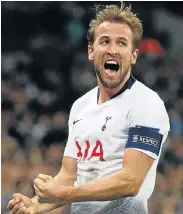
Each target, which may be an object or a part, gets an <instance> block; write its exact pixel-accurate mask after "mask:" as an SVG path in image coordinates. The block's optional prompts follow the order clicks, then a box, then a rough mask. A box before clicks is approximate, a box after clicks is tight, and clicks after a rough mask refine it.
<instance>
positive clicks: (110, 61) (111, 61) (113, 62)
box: [106, 60, 118, 65]
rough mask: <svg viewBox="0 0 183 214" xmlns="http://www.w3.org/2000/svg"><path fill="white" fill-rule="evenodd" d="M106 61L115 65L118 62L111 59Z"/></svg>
mask: <svg viewBox="0 0 183 214" xmlns="http://www.w3.org/2000/svg"><path fill="white" fill-rule="evenodd" d="M106 62H107V63H109V64H115V65H117V64H118V63H117V62H116V61H113V60H107V61H106Z"/></svg>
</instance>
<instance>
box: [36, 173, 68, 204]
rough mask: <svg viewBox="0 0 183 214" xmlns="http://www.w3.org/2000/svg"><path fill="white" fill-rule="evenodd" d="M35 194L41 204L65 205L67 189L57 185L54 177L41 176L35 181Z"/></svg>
mask: <svg viewBox="0 0 183 214" xmlns="http://www.w3.org/2000/svg"><path fill="white" fill-rule="evenodd" d="M34 189H35V193H36V195H37V196H38V202H40V203H50V204H51V203H64V201H63V200H62V199H61V198H62V197H63V198H64V195H65V191H64V190H65V189H66V187H63V186H61V185H60V184H57V183H56V182H55V180H54V178H53V177H51V176H49V175H44V174H39V175H38V177H37V178H36V179H35V180H34Z"/></svg>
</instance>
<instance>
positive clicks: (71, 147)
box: [64, 104, 77, 159]
mask: <svg viewBox="0 0 183 214" xmlns="http://www.w3.org/2000/svg"><path fill="white" fill-rule="evenodd" d="M74 112H75V106H74V104H73V106H72V108H71V111H70V115H69V121H68V127H69V135H68V140H67V144H66V147H65V151H64V156H68V157H72V158H75V159H77V151H76V146H75V142H74V138H73V124H72V123H73V121H74V119H73V118H74Z"/></svg>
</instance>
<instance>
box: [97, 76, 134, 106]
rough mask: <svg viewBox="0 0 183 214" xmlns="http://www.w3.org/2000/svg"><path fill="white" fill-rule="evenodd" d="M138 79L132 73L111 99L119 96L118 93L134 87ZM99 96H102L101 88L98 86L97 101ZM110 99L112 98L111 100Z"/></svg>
mask: <svg viewBox="0 0 183 214" xmlns="http://www.w3.org/2000/svg"><path fill="white" fill-rule="evenodd" d="M135 81H136V79H135V78H134V77H133V76H132V75H130V78H129V79H128V80H127V81H126V83H125V84H124V86H123V87H122V88H121V89H120V90H119V91H118V92H117V93H116V94H114V95H113V96H112V97H111V99H113V98H115V97H117V96H118V95H120V94H122V93H123V92H124V91H125V90H126V89H130V88H131V87H132V85H133V84H134V83H135ZM99 96H100V89H99V87H98V91H97V103H98V100H99ZM111 99H110V100H111Z"/></svg>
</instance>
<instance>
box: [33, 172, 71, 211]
mask: <svg viewBox="0 0 183 214" xmlns="http://www.w3.org/2000/svg"><path fill="white" fill-rule="evenodd" d="M54 180H55V181H56V182H58V183H59V184H61V185H63V186H73V184H74V181H73V179H71V178H68V177H67V178H64V176H61V175H60V174H58V175H56V176H55V177H54ZM31 200H32V202H33V203H34V205H35V206H36V210H37V213H36V214H42V213H46V212H49V211H52V210H54V209H56V208H59V207H63V206H64V205H66V204H64V203H54V204H47V203H39V201H38V196H37V195H36V196H35V197H33V198H32V199H31ZM67 205H70V204H67ZM63 209H64V208H63Z"/></svg>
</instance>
